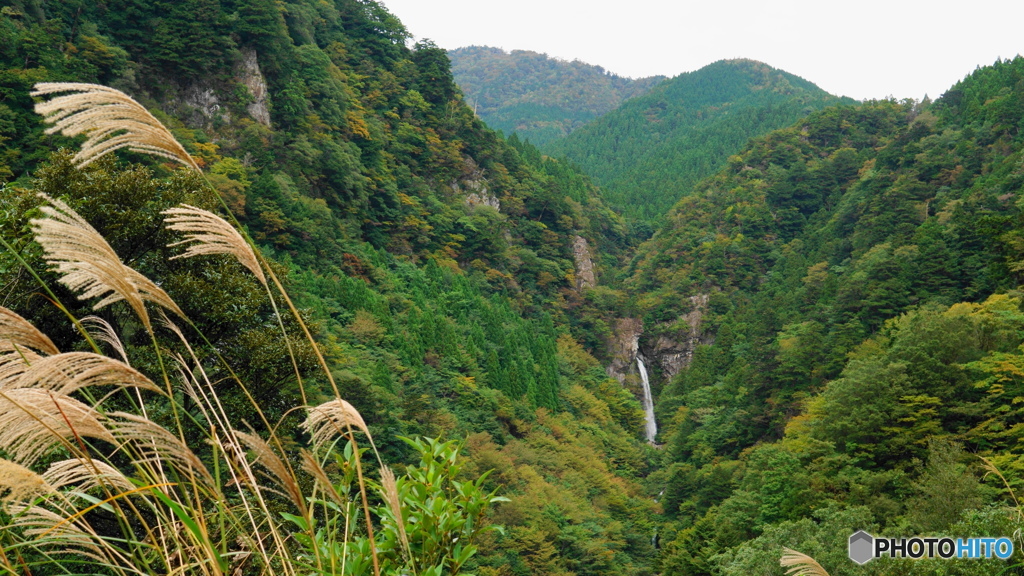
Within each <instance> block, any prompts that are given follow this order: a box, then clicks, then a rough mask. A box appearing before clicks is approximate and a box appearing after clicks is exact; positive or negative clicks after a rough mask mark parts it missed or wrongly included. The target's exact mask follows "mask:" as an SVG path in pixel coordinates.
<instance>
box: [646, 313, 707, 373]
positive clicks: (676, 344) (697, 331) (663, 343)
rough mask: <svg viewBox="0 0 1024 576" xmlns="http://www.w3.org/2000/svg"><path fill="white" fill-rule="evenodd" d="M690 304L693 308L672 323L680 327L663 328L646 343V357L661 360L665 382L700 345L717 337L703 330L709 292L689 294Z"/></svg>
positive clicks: (687, 360)
mask: <svg viewBox="0 0 1024 576" xmlns="http://www.w3.org/2000/svg"><path fill="white" fill-rule="evenodd" d="M690 304H691V310H690V311H689V312H687V313H686V314H683V315H682V316H680V317H679V320H678V321H677V322H674V323H673V324H674V325H675V326H676V327H677V328H676V329H675V330H673V331H671V332H662V333H661V334H659V335H658V337H657V338H656V339H654V342H649V343H647V345H645V346H644V357H646V358H650V359H651V361H652V362H656V363H657V364H658V367H659V368H661V373H662V376H663V379H664V381H666V382H667V381H669V380H671V379H672V378H673V377H675V375H676V374H678V373H679V372H680V371H681V370H683V369H684V368H686V367H687V366H689V365H690V360H692V359H693V352H694V350H696V349H697V346H700V345H701V344H710V343H712V342H713V341H714V339H713V338H712V337H711V336H710V335H707V334H704V333H703V331H702V330H701V321H702V320H703V319H704V313H705V311H706V310H707V306H708V295H707V294H697V295H696V296H690ZM680 327H681V329H680Z"/></svg>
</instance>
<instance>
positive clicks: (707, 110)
mask: <svg viewBox="0 0 1024 576" xmlns="http://www.w3.org/2000/svg"><path fill="white" fill-rule="evenodd" d="M840 102H846V103H852V100H849V99H846V100H841V99H839V98H836V97H835V96H832V95H830V94H828V93H826V92H825V91H824V90H821V89H820V88H818V87H817V86H815V85H814V84H812V83H810V82H808V81H806V80H804V79H802V78H799V77H797V76H794V75H792V74H789V73H787V72H784V71H782V70H777V69H775V68H772V67H771V66H768V65H766V64H762V63H760V62H755V61H752V60H722V61H719V62H715V63H713V64H709V65H708V66H705V67H704V68H701V69H700V70H697V71H695V72H688V73H685V74H680V75H679V76H676V77H675V78H672V79H670V80H666V81H665V82H663V83H661V84H659V85H658V86H656V87H655V88H653V89H652V90H651V91H650V92H648V93H647V94H644V95H643V96H640V97H637V98H634V99H632V100H629V101H627V102H624V103H623V104H622V105H621V106H620V107H619V108H617V109H616V110H615V111H613V112H611V113H609V114H606V115H605V116H603V117H601V118H600V119H598V120H596V121H594V122H593V123H591V124H589V125H587V126H585V127H583V128H581V129H580V130H577V131H576V132H574V133H573V134H571V135H570V136H569V137H567V138H565V139H564V140H560V141H557V142H552V143H551V144H550V145H549V146H547V147H545V151H547V152H548V153H549V154H552V155H564V156H566V157H568V158H569V159H570V160H571V161H573V162H574V163H576V164H577V165H579V166H580V167H581V168H582V169H583V171H584V172H586V173H587V174H588V175H589V176H591V177H592V178H594V180H595V181H596V182H597V183H598V184H599V185H600V186H601V188H602V191H603V192H604V195H605V198H606V199H607V201H608V202H609V203H610V204H611V205H613V206H614V207H615V208H617V209H619V210H621V211H622V213H623V214H624V215H625V216H626V217H627V218H631V219H640V220H643V221H648V222H649V221H660V218H661V217H662V216H664V214H665V213H666V212H667V211H668V209H669V208H670V207H671V206H672V205H673V204H675V202H676V201H677V200H679V198H680V197H681V196H683V195H685V194H687V193H688V192H689V191H690V188H691V187H692V186H693V185H694V184H696V183H697V182H698V181H699V180H701V179H702V178H704V177H705V176H709V175H711V174H713V173H714V172H715V171H717V170H718V169H719V168H721V167H722V166H724V165H725V159H726V158H727V157H728V156H729V155H730V154H734V153H736V152H737V151H739V150H740V149H741V148H742V147H743V145H744V144H745V143H746V141H747V140H748V139H749V138H751V137H754V136H759V135H761V134H765V133H767V132H769V131H771V130H774V129H777V128H782V127H784V126H788V125H790V124H792V123H793V122H794V121H795V120H796V119H798V118H800V117H802V116H805V115H807V114H808V113H810V112H811V111H813V110H818V109H820V108H823V107H825V106H830V105H833V104H838V103H840Z"/></svg>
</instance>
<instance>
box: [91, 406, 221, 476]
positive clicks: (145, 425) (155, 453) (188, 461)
mask: <svg viewBox="0 0 1024 576" xmlns="http://www.w3.org/2000/svg"><path fill="white" fill-rule="evenodd" d="M107 416H108V417H109V418H110V419H111V421H110V424H109V426H110V430H111V432H112V433H113V435H114V437H115V438H116V442H118V443H120V446H121V447H122V449H126V450H128V453H129V454H130V455H131V456H132V458H133V460H134V462H135V463H136V464H144V463H149V464H153V465H160V464H161V463H163V464H169V465H170V466H171V467H172V468H175V469H177V471H178V473H179V474H182V475H186V476H188V475H192V476H195V477H196V478H197V479H199V480H201V481H202V482H203V484H205V486H206V487H207V488H209V489H210V490H211V491H212V492H217V491H218V490H219V486H218V485H217V483H216V482H215V481H214V479H213V476H212V475H211V474H210V471H209V470H208V469H207V468H206V466H205V465H204V464H203V462H202V460H200V459H199V457H198V456H196V455H195V453H194V452H192V450H191V449H190V448H189V447H188V446H186V445H185V444H184V443H183V442H182V441H181V439H180V438H178V437H177V436H175V435H174V434H173V433H171V432H170V431H169V430H167V429H166V428H164V427H162V426H160V425H159V424H157V423H155V422H153V421H152V420H149V419H147V418H143V417H141V416H136V415H134V414H128V413H125V412H112V413H110V414H108V415H107Z"/></svg>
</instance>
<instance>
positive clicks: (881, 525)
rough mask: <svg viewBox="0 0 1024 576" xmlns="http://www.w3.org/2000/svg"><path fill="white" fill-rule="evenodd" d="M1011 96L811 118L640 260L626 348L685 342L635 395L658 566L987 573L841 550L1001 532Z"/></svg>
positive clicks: (1012, 261) (961, 94)
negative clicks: (899, 539)
mask: <svg viewBox="0 0 1024 576" xmlns="http://www.w3.org/2000/svg"><path fill="white" fill-rule="evenodd" d="M1022 88H1024V58H1020V57H1018V58H1016V59H1014V60H1007V61H1000V62H996V63H995V64H994V65H993V66H990V67H986V68H981V69H979V70H978V71H976V72H974V73H973V74H972V75H971V76H969V77H968V78H966V79H965V80H963V81H962V82H960V83H959V84H957V85H956V86H953V87H952V88H951V89H950V90H949V91H948V92H946V93H945V94H944V95H943V96H942V98H940V99H939V100H937V101H936V102H927V101H926V102H912V101H904V102H896V101H877V102H867V103H864V104H861V105H857V106H849V105H845V106H835V107H831V108H827V109H825V110H822V111H820V112H816V113H814V114H811V115H810V116H808V117H807V118H806V119H804V120H802V121H800V122H798V123H796V124H795V125H793V126H792V127H790V128H786V129H784V130H779V131H776V132H773V133H771V134H769V135H767V136H764V137H762V138H758V139H755V140H753V141H751V142H750V143H749V144H748V145H747V147H746V148H745V149H744V150H743V151H742V152H740V153H739V154H736V155H733V156H731V157H730V158H729V160H728V167H727V168H726V169H724V170H723V171H721V172H720V173H718V174H717V175H715V176H713V177H711V178H708V179H706V180H704V181H702V182H701V183H700V184H699V185H697V186H696V188H695V189H694V193H693V194H690V195H688V196H687V197H685V198H683V199H682V200H680V201H679V203H677V204H676V206H675V207H674V208H673V209H672V211H671V213H670V214H669V216H668V218H667V220H666V222H665V224H664V226H663V227H661V228H660V229H659V230H658V232H657V233H656V234H655V236H654V238H653V239H652V240H651V241H649V242H648V243H646V244H644V245H643V246H642V247H641V249H640V251H639V253H638V256H637V258H636V259H635V260H634V261H633V264H632V266H631V270H630V279H629V281H628V289H629V291H630V293H631V294H632V295H633V297H634V298H635V300H634V301H635V303H636V306H637V313H638V314H641V315H642V318H643V323H644V326H645V334H644V336H643V337H642V339H641V343H640V349H641V351H642V352H643V353H644V354H645V355H646V356H647V357H648V358H654V359H656V358H657V357H658V354H659V352H658V348H659V345H660V344H659V342H660V341H661V340H663V339H668V340H676V341H686V338H688V337H691V336H693V334H694V332H697V333H698V336H697V337H696V338H694V339H692V340H691V341H690V342H691V343H692V344H693V348H692V349H691V353H692V359H691V361H690V362H689V364H688V367H687V368H686V369H684V370H680V371H679V372H678V374H676V375H675V377H674V378H672V379H671V380H670V381H668V382H666V384H665V386H664V387H663V388H662V390H661V392H660V396H659V399H658V403H657V409H658V415H659V421H660V422H662V423H663V429H662V431H661V436H660V438H661V441H663V442H664V443H665V448H664V454H663V456H664V463H663V467H661V468H660V469H659V470H658V472H656V473H655V474H654V475H652V478H653V477H654V476H657V477H659V478H660V479H661V481H663V482H664V486H665V493H664V495H663V500H662V505H663V506H664V510H665V514H666V516H667V517H668V518H672V519H674V520H675V523H674V525H673V526H674V528H675V530H676V532H674V534H672V535H671V536H668V535H667V536H666V538H667V539H670V540H671V542H672V543H671V544H670V545H668V546H666V548H665V554H664V555H663V556H662V557H661V562H662V567H663V568H664V569H665V570H666V572H670V573H673V574H707V573H718V574H750V573H760V572H762V571H765V570H768V569H769V568H768V567H769V566H773V565H774V564H775V562H776V561H777V558H776V557H775V555H774V553H773V548H772V547H773V546H779V545H787V546H788V544H786V542H792V543H793V544H794V547H795V546H796V544H797V543H804V548H803V549H801V551H803V552H805V553H808V554H811V555H812V556H816V557H818V559H819V560H822V561H823V563H824V564H826V567H827V568H828V570H829V571H830V573H831V574H854V573H857V574H860V573H873V574H874V573H877V574H896V573H906V574H934V573H950V574H954V573H955V574H990V573H994V571H995V570H997V568H996V567H994V566H990V565H986V564H985V563H973V564H970V563H968V564H960V565H951V566H943V567H940V566H936V565H934V564H933V563H929V562H911V563H906V564H902V565H900V564H898V563H878V564H877V565H876V564H874V563H872V564H869V565H868V566H867V567H865V568H859V567H856V566H855V565H854V564H853V563H851V562H849V561H845V560H844V554H845V541H846V540H845V539H846V537H847V536H848V535H849V534H852V533H853V532H854V531H856V530H858V529H865V530H869V531H871V530H874V531H875V532H874V533H884V534H887V535H888V534H894V535H911V534H959V533H967V532H970V533H986V534H989V533H991V534H995V533H1000V534H1011V533H1015V532H1014V531H1015V530H1018V529H1019V527H1020V521H1021V520H1020V516H1019V509H1011V510H1010V511H1007V508H1006V507H1005V506H1006V502H1007V500H1006V499H1007V498H1011V500H1010V502H1014V501H1013V500H1012V498H1013V497H1014V496H1013V494H1015V493H1017V492H1019V490H1020V488H1021V481H1022V480H1024V477H1022V476H1021V474H1020V457H1019V449H1020V444H1019V443H1020V441H1021V436H1020V420H1019V419H1018V418H1017V416H1016V414H1017V411H1018V410H1017V408H1016V406H1017V402H1019V397H1018V389H1017V386H1018V385H1019V382H1020V380H1019V379H1020V376H1019V373H1018V372H1017V366H1018V365H1019V361H1020V359H1021V356H1020V354H1021V351H1022V349H1024V348H1022V347H1021V346H1022V344H1024V333H1022V332H1021V324H1020V322H1021V320H1022V318H1024V317H1022V316H1021V297H1020V294H1019V292H1018V291H1017V288H1018V286H1019V284H1020V270H1021V266H1020V264H1019V262H1020V258H1021V251H1020V250H1021V243H1020V239H1019V238H1020V230H1021V224H1022V221H1021V210H1020V203H1019V194H1020V191H1021V186H1022V184H1024V170H1022V159H1024V151H1022V144H1024V135H1022V133H1021V128H1022V126H1024V124H1022V121H1024V107H1022V103H1024V91H1022ZM698 295H699V296H700V297H698V298H692V297H693V296H698ZM694 313H696V315H697V317H698V318H699V322H698V323H697V324H699V325H698V327H696V328H694V325H695V323H694V322H692V319H693V315H694ZM981 457H984V458H986V459H987V460H983V459H982V458H981ZM987 463H991V464H992V465H994V466H995V467H996V469H998V470H999V471H1000V472H1001V473H1002V474H1004V475H1005V477H1006V479H1007V482H1008V484H1007V485H1006V486H1004V485H1003V483H1002V482H1001V480H999V479H998V478H996V477H995V475H994V474H986V466H987ZM985 476H987V479H988V480H989V481H988V482H986V483H982V481H981V480H982V478H983V477H985ZM648 480H650V478H649V479H648ZM866 526H871V528H870V529H869V528H865V527H866ZM826 561H827V562H826ZM940 571H942V572H940Z"/></svg>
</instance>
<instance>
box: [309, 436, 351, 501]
mask: <svg viewBox="0 0 1024 576" xmlns="http://www.w3.org/2000/svg"><path fill="white" fill-rule="evenodd" d="M300 455H301V458H302V469H303V470H305V471H306V472H307V473H308V474H309V475H310V476H312V477H313V481H314V483H315V484H316V486H317V487H318V488H320V489H321V490H323V491H324V494H327V495H328V496H330V498H331V500H333V501H334V502H335V503H336V504H344V503H345V499H344V498H342V497H341V494H339V493H338V489H337V488H335V487H334V484H333V483H332V482H331V479H330V478H329V477H328V476H327V471H326V470H324V468H323V466H321V465H320V463H319V462H317V461H316V458H314V457H313V454H312V453H311V452H310V451H309V450H306V449H302V450H301V451H300Z"/></svg>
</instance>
